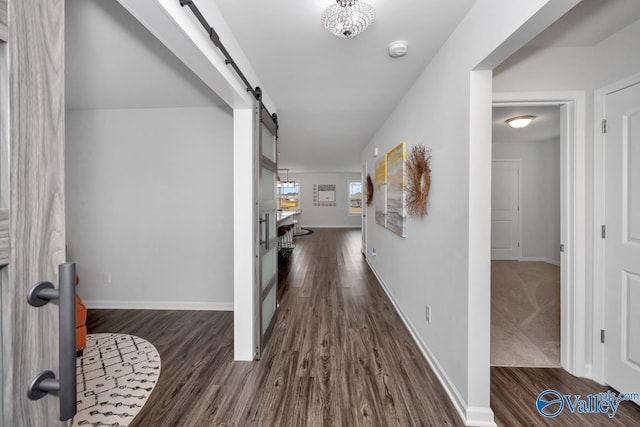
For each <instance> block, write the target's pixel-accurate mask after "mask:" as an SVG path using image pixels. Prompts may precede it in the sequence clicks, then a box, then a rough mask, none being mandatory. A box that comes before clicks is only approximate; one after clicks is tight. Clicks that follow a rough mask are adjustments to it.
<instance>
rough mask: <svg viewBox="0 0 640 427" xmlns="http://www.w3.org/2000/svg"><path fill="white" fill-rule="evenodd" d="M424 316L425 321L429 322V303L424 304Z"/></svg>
mask: <svg viewBox="0 0 640 427" xmlns="http://www.w3.org/2000/svg"><path fill="white" fill-rule="evenodd" d="M425 317H426V319H427V323H431V307H429V304H427V305H426V306H425Z"/></svg>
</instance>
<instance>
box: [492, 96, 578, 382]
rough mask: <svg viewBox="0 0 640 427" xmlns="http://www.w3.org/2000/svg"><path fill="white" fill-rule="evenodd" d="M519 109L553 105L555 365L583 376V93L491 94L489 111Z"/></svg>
mask: <svg viewBox="0 0 640 427" xmlns="http://www.w3.org/2000/svg"><path fill="white" fill-rule="evenodd" d="M522 106H530V107H534V106H535V107H549V106H554V107H555V108H558V110H559V122H560V138H559V143H558V144H559V163H560V165H559V180H560V186H559V187H560V188H559V199H560V202H559V205H560V221H559V222H560V226H559V228H560V239H559V243H560V244H559V245H558V247H557V250H558V252H559V264H560V265H561V266H562V268H561V269H560V284H559V292H560V301H561V303H560V322H559V323H560V333H559V335H560V366H562V367H563V368H564V369H566V370H567V371H569V372H571V373H572V374H574V375H578V376H584V374H585V350H584V348H585V342H586V339H587V337H586V312H585V308H584V304H583V302H584V300H585V293H586V290H585V283H584V275H585V242H584V240H585V235H584V233H581V232H578V231H576V230H584V229H585V224H586V217H585V212H584V209H578V208H577V206H583V204H584V203H585V200H584V185H585V183H584V178H583V174H584V166H585V158H584V156H585V149H584V145H585V141H584V134H585V130H584V129H585V126H584V124H585V120H586V118H585V116H586V111H585V95H584V93H583V92H550V93H544V92H542V93H537V94H518V93H513V94H508V93H497V94H494V107H522ZM523 203H524V202H523ZM523 242H524V240H523ZM561 248H562V250H563V251H561ZM524 256H525V253H523V257H524ZM536 261H541V260H536ZM542 261H544V260H542Z"/></svg>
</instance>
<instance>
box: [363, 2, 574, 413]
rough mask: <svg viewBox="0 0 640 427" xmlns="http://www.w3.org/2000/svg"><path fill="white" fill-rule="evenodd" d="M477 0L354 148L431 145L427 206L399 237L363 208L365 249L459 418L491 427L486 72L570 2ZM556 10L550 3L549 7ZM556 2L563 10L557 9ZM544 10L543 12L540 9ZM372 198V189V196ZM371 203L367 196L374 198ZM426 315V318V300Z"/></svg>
mask: <svg viewBox="0 0 640 427" xmlns="http://www.w3.org/2000/svg"><path fill="white" fill-rule="evenodd" d="M515 3H516V2H509V1H499V0H479V1H477V2H476V3H475V4H474V6H473V7H472V9H471V11H470V12H469V13H468V14H467V16H465V18H464V19H463V20H462V22H461V23H460V25H459V26H458V28H457V29H456V31H455V32H454V33H453V34H452V36H451V37H450V38H449V40H448V41H447V42H446V43H445V44H444V46H443V47H442V49H441V50H440V51H439V53H438V54H437V55H436V56H435V57H434V59H433V60H432V61H431V63H430V64H429V65H428V66H427V68H426V69H425V71H424V72H423V73H422V75H421V76H420V77H419V78H418V80H417V81H416V83H415V84H414V85H413V86H412V87H411V89H410V90H409V92H408V93H407V94H406V95H405V97H404V98H403V99H402V101H401V102H400V103H399V105H398V106H397V107H396V109H395V111H394V112H393V113H392V114H391V115H390V117H389V118H388V119H387V121H386V122H385V123H384V124H383V125H382V127H381V128H380V129H379V130H378V132H377V133H376V135H375V136H374V138H373V139H372V140H371V142H370V143H369V144H368V145H367V147H365V149H364V151H363V153H362V159H361V160H362V163H363V164H364V162H367V164H368V165H374V164H375V159H374V157H373V150H374V148H376V147H377V148H378V149H379V151H380V152H382V153H384V152H386V151H388V150H389V149H390V148H392V147H393V146H394V145H396V144H397V143H399V142H401V141H406V142H407V144H408V148H409V149H410V147H411V146H412V145H414V144H425V145H426V146H428V147H430V148H432V155H433V157H432V163H431V169H432V186H431V192H430V196H429V198H430V202H429V206H428V210H429V214H428V215H427V216H426V217H425V218H424V219H417V218H411V217H410V218H409V219H408V224H407V234H408V236H407V237H406V238H404V239H403V238H400V237H398V236H396V235H395V234H393V233H391V232H389V230H386V229H384V228H382V227H380V226H379V225H377V224H375V221H374V218H375V215H374V214H373V213H374V212H373V207H371V208H369V209H370V210H369V212H368V215H367V221H368V223H367V233H368V235H367V239H368V243H367V246H368V248H369V249H370V248H372V247H375V248H376V250H377V255H376V256H375V257H371V256H369V257H368V261H369V263H370V265H371V266H372V268H373V270H374V271H375V273H376V274H377V276H378V277H379V278H380V280H381V282H382V283H383V285H384V286H385V287H386V288H387V289H388V291H389V293H390V295H391V297H392V300H393V301H394V303H395V305H396V307H397V309H398V311H399V312H400V313H401V316H402V317H403V318H404V320H405V322H406V323H407V325H408V326H409V328H410V329H411V330H412V332H413V333H414V336H415V337H416V339H417V340H418V342H419V343H420V345H421V347H422V348H423V351H424V352H425V354H426V355H427V358H428V359H429V360H430V361H431V363H432V366H434V367H435V371H436V373H437V374H438V375H439V376H440V378H441V380H442V381H443V383H444V384H445V387H446V388H447V390H448V392H449V393H450V396H452V400H453V402H454V404H455V405H456V407H457V408H458V410H459V411H460V412H461V414H462V416H463V418H464V419H465V420H466V422H467V423H468V425H491V424H492V423H493V414H492V412H491V410H490V408H489V394H490V393H489V389H490V382H489V380H490V378H489V338H490V337H489V327H490V324H489V323H490V322H489V307H490V298H489V295H490V283H489V278H490V268H489V264H490V263H489V260H490V249H489V248H490V233H489V230H490V219H491V213H490V211H491V207H490V199H491V178H490V174H491V172H490V170H491V139H490V135H491V73H490V72H481V71H480V72H472V70H474V69H476V68H477V67H478V66H479V64H481V63H482V66H483V67H488V68H489V69H490V68H491V67H493V66H495V64H497V63H499V62H500V61H502V60H504V58H505V57H506V56H508V55H509V54H511V53H512V52H513V51H514V50H517V49H518V48H520V47H521V46H522V44H524V43H526V42H527V41H528V40H529V39H530V38H531V37H533V36H534V35H535V34H537V33H538V32H539V31H541V29H542V28H543V27H544V26H546V25H548V24H549V23H550V20H551V21H552V20H555V19H557V17H559V16H560V15H561V14H562V13H564V12H566V10H567V9H568V8H569V7H571V5H573V4H575V2H562V1H554V2H546V1H535V2H524V3H523V2H517V5H516V4H515ZM556 7H557V8H558V9H554V8H556ZM562 8H564V10H560V9H562ZM541 10H544V13H540V11H541ZM374 197H375V196H374ZM374 204H375V202H374ZM426 304H429V305H430V307H431V322H430V323H427V322H426V320H425V305H426Z"/></svg>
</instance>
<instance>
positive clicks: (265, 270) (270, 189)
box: [255, 102, 278, 359]
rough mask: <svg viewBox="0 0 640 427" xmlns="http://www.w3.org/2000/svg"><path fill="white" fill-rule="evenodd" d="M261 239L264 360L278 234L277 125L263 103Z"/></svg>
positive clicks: (259, 316)
mask: <svg viewBox="0 0 640 427" xmlns="http://www.w3.org/2000/svg"><path fill="white" fill-rule="evenodd" d="M256 114H257V117H256V123H257V124H258V126H259V129H257V132H256V135H257V138H256V139H257V143H258V147H257V150H255V152H256V153H257V157H258V158H257V159H256V160H257V164H259V165H260V166H259V167H260V173H259V174H257V181H258V182H257V188H258V195H257V197H258V218H257V222H258V227H256V230H257V233H258V236H256V246H257V247H256V252H255V253H256V254H258V257H257V258H256V260H257V268H256V271H257V273H258V274H256V283H255V286H256V288H255V289H256V292H255V295H256V301H255V307H256V313H255V319H256V322H255V333H256V336H257V337H258V339H257V340H256V342H257V343H258V348H257V349H256V350H257V351H256V358H257V359H260V357H261V355H262V351H263V348H264V345H265V343H266V340H267V339H268V336H269V334H270V332H271V329H272V327H273V325H274V323H275V320H276V313H277V309H278V301H277V295H278V234H277V217H276V213H277V188H276V186H277V174H278V165H277V157H276V156H277V148H276V134H277V124H276V122H275V120H274V119H273V118H272V117H271V116H269V114H268V113H267V111H266V109H265V108H264V107H263V106H262V104H261V103H260V102H256Z"/></svg>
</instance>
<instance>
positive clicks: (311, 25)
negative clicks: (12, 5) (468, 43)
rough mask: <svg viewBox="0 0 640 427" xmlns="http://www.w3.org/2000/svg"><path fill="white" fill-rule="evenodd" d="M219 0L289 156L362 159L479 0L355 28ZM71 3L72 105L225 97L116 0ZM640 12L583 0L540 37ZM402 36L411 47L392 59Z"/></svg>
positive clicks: (618, 21) (276, 1)
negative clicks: (342, 33)
mask: <svg viewBox="0 0 640 427" xmlns="http://www.w3.org/2000/svg"><path fill="white" fill-rule="evenodd" d="M201 1H205V0H201ZM207 1H214V0H207ZM215 1H216V4H217V5H218V7H219V9H220V10H221V12H222V13H223V15H224V17H225V20H226V21H227V23H228V24H229V26H230V28H231V30H232V31H233V34H234V35H235V37H236V39H237V40H238V42H239V44H240V45H241V46H242V49H243V51H244V53H245V54H246V56H247V57H248V58H249V60H250V61H251V64H252V66H253V68H254V69H255V71H256V72H257V74H258V75H259V76H260V79H261V82H262V86H263V88H264V89H265V90H266V91H267V93H268V94H269V96H270V98H271V99H272V100H273V101H274V103H275V105H276V106H277V112H278V116H279V118H280V126H281V127H280V141H279V150H280V152H281V155H280V157H279V166H280V167H283V168H288V169H290V170H291V171H357V170H359V169H360V153H361V150H362V148H363V147H364V146H365V145H366V144H367V143H368V142H369V140H370V139H371V138H372V137H373V135H374V134H375V132H376V131H377V130H378V128H379V127H380V126H381V125H382V123H383V121H384V120H385V119H386V118H387V117H388V116H389V114H390V113H391V112H392V110H393V108H394V107H395V106H396V105H397V103H398V102H399V101H400V99H401V98H402V97H403V96H404V94H405V93H406V91H407V90H408V89H409V88H410V87H411V85H412V84H413V82H414V81H415V80H416V78H417V77H418V76H419V74H420V73H421V72H422V71H423V70H424V68H425V67H426V65H427V63H428V62H429V61H430V59H431V58H432V57H433V55H434V54H435V53H436V52H437V50H438V49H439V47H440V46H441V45H442V43H444V41H445V40H446V39H447V38H448V36H449V35H450V34H451V32H452V31H453V29H454V28H455V26H456V25H457V24H458V22H459V21H460V20H461V19H462V17H463V16H464V14H465V13H466V12H467V11H468V9H469V8H470V7H471V5H472V4H473V3H474V1H475V0H456V1H442V0H393V1H391V0H369V1H368V2H369V3H370V4H371V5H372V6H373V7H374V8H375V10H376V15H377V17H376V21H375V22H374V23H373V25H372V26H371V28H369V29H368V30H367V31H365V32H364V33H362V34H361V35H359V36H357V37H355V38H352V39H341V38H338V37H335V36H333V35H331V34H330V33H328V32H327V31H326V30H325V29H324V28H323V27H322V25H321V23H320V15H321V14H322V11H323V10H324V9H325V8H326V7H327V6H328V5H329V4H331V3H332V0H304V1H291V0H270V1H265V0H243V1H237V0H215ZM66 11H67V23H66V55H67V62H66V87H67V92H66V96H67V108H70V109H74V108H76V109H79V108H87V109H95V108H151V107H155V108H162V107H195V106H205V105H222V101H221V100H220V99H219V98H218V97H217V96H216V95H215V94H213V92H212V91H211V90H210V89H209V88H208V87H207V86H205V85H204V84H203V83H202V82H201V81H200V80H199V79H198V78H197V77H196V76H195V75H194V74H193V73H192V72H191V71H190V70H189V69H188V68H187V67H186V66H184V64H182V62H181V61H180V60H178V59H177V58H176V57H175V56H174V55H173V54H172V53H171V52H169V51H168V50H167V49H166V48H165V47H164V45H162V43H160V42H159V41H158V40H157V39H156V38H155V37H154V36H153V35H152V34H150V33H149V32H148V31H147V30H146V29H145V28H144V27H143V26H142V25H140V24H139V23H138V22H137V20H136V19H135V18H133V17H132V16H130V15H129V14H128V12H127V11H126V10H124V8H122V7H121V6H120V5H119V3H117V2H116V1H101V0H67V2H66ZM638 19H640V1H638V0H583V1H582V2H581V3H580V4H579V5H578V6H577V7H576V8H574V9H573V10H571V11H570V12H569V13H567V14H566V15H565V16H564V17H563V18H561V19H560V20H559V21H558V22H557V23H555V24H553V25H552V26H551V27H549V28H548V29H547V30H546V31H545V32H543V33H542V34H541V35H539V36H538V37H537V38H535V39H534V40H533V41H532V42H531V44H530V45H531V46H535V47H548V46H592V45H594V44H596V43H598V42H599V41H601V40H603V39H605V38H606V37H608V36H609V35H611V34H613V33H615V32H617V31H618V30H620V29H622V28H623V27H625V26H626V25H628V24H630V23H632V22H635V21H636V20H638ZM398 39H404V40H407V41H408V44H409V51H408V54H407V56H405V57H403V58H397V59H392V58H390V57H389V56H388V55H387V45H388V44H389V43H390V42H392V41H394V40H398ZM223 43H224V40H223ZM232 54H233V53H232ZM523 114H524V112H523ZM536 121H537V122H538V124H542V123H544V122H543V120H536ZM532 129H534V128H532Z"/></svg>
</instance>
